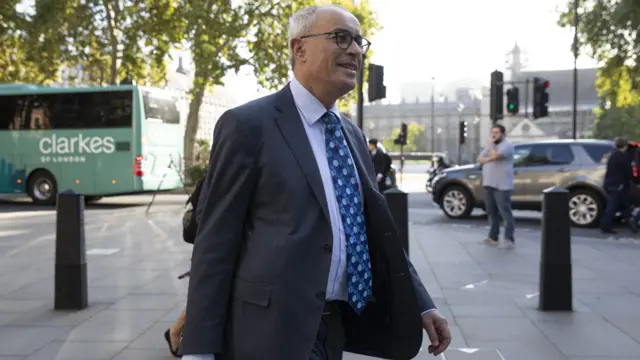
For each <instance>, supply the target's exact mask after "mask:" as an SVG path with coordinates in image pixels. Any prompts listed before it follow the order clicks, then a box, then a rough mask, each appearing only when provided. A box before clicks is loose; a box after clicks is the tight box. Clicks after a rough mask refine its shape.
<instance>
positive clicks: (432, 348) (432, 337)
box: [422, 310, 451, 356]
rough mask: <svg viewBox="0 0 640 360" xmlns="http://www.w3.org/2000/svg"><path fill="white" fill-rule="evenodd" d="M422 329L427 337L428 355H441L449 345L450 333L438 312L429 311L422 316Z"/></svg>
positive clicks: (444, 320) (445, 320) (445, 321)
mask: <svg viewBox="0 0 640 360" xmlns="http://www.w3.org/2000/svg"><path fill="white" fill-rule="evenodd" d="M422 327H424V329H425V331H426V332H427V335H428V336H429V341H430V342H431V345H429V354H432V355H433V356H438V355H440V354H442V353H443V352H444V351H445V350H447V348H448V347H449V344H451V332H450V331H449V324H448V323H447V319H445V318H444V317H443V316H442V315H440V312H439V311H438V310H434V311H430V312H427V313H424V314H422Z"/></svg>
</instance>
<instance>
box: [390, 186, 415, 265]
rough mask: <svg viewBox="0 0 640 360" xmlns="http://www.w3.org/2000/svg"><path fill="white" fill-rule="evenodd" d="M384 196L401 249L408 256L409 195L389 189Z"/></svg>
mask: <svg viewBox="0 0 640 360" xmlns="http://www.w3.org/2000/svg"><path fill="white" fill-rule="evenodd" d="M384 196H385V198H386V199H387V204H388V205H389V212H391V216H393V221H394V222H395V224H396V229H397V230H398V238H399V239H400V242H401V245H402V248H403V249H404V250H405V251H406V252H407V255H409V194H407V193H406V192H404V191H402V190H400V189H398V188H391V189H389V190H387V191H385V192H384Z"/></svg>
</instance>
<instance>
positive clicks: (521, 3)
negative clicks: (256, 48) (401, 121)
mask: <svg viewBox="0 0 640 360" xmlns="http://www.w3.org/2000/svg"><path fill="white" fill-rule="evenodd" d="M370 2H371V5H372V7H373V8H374V10H376V11H377V13H378V20H379V21H380V23H381V24H382V25H383V27H384V28H383V30H382V31H380V32H379V33H378V34H376V35H375V36H373V37H372V38H371V39H370V40H371V43H372V49H373V50H374V55H373V57H372V59H371V61H372V62H374V63H376V64H380V65H383V66H384V67H385V85H386V86H387V98H388V99H389V100H390V101H391V102H398V101H400V99H401V98H402V93H401V88H402V87H403V85H404V87H406V86H407V84H410V83H411V84H412V83H419V82H430V81H431V78H432V77H433V78H435V83H436V86H438V85H437V84H446V83H450V82H456V81H457V83H459V82H462V83H464V79H475V80H477V81H481V82H482V81H484V80H485V79H486V86H488V83H489V74H490V72H491V71H493V70H495V69H498V70H504V67H505V60H506V59H507V57H506V54H507V53H508V52H509V51H510V50H511V49H512V48H513V47H514V45H515V43H516V42H517V43H518V45H519V46H520V47H521V48H522V50H523V51H524V52H525V54H524V57H525V58H526V60H528V61H527V64H526V65H527V66H526V68H525V70H552V69H570V68H573V54H572V52H571V44H572V41H573V32H572V30H571V29H562V28H560V27H559V26H557V24H556V22H557V19H558V12H559V10H560V9H564V8H566V7H567V6H568V0H536V1H533V0H446V1H445V0H393V1H392V0H370ZM283 41H286V40H284V39H283ZM594 66H596V62H595V61H593V60H592V59H589V58H587V57H581V58H579V60H578V67H579V68H585V67H594ZM228 80H229V81H228V82H227V84H228V87H229V88H230V89H233V92H234V93H244V94H245V96H244V97H245V98H244V99H242V98H240V99H239V100H240V101H241V102H242V101H243V100H247V99H250V98H252V97H255V96H256V94H255V93H254V92H253V90H254V89H255V88H256V85H255V79H253V78H252V76H239V77H236V76H228Z"/></svg>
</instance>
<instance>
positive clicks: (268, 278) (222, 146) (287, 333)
mask: <svg viewBox="0 0 640 360" xmlns="http://www.w3.org/2000/svg"><path fill="white" fill-rule="evenodd" d="M343 122H344V125H343V131H344V134H345V136H346V138H347V139H348V143H349V146H350V149H351V152H352V155H353V157H354V161H355V163H356V165H357V170H358V172H359V175H360V179H361V183H362V189H363V197H364V206H365V209H364V211H365V217H366V225H367V233H368V239H369V251H370V255H371V266H372V275H373V296H374V298H375V302H374V303H369V304H368V305H367V306H366V308H365V310H364V311H363V312H362V314H361V315H360V316H357V315H356V314H355V312H349V311H347V313H346V314H345V315H344V316H345V333H346V350H347V351H351V352H355V353H361V354H366V355H371V356H377V357H381V358H387V359H394V360H402V359H410V358H413V357H414V356H415V355H416V354H417V353H418V351H419V349H420V346H421V344H422V331H423V330H422V327H421V318H420V313H421V311H424V310H427V309H431V308H434V307H435V306H434V305H433V302H432V300H431V298H430V297H429V295H428V293H427V291H426V289H425V288H424V286H422V283H421V282H420V280H419V278H418V276H417V273H416V272H415V269H414V268H413V266H411V264H410V262H409V261H408V258H407V257H406V253H404V252H403V250H402V248H401V246H400V242H399V241H398V237H397V235H396V230H395V227H394V224H393V220H392V217H391V215H390V213H389V210H388V207H387V204H386V201H385V200H384V198H383V196H382V195H380V193H379V192H378V191H377V190H376V187H375V181H374V179H375V174H374V171H373V166H372V164H371V161H370V155H369V152H368V148H367V145H366V140H365V137H364V135H363V134H362V132H361V131H360V129H358V128H357V127H356V126H355V125H353V123H351V122H350V121H348V120H345V119H343ZM365 160H366V161H365ZM205 193H206V194H205ZM203 200H204V201H203ZM200 201H201V203H200V205H199V210H200V211H199V214H198V215H197V216H198V218H199V223H200V225H199V229H198V233H197V236H196V240H195V244H194V249H193V258H192V266H191V278H190V282H189V294H188V301H187V316H186V323H185V328H184V333H183V334H184V339H183V343H182V352H183V354H185V355H188V354H211V353H214V354H215V355H216V360H253V359H256V360H304V359H308V357H309V355H310V353H311V348H312V345H313V343H314V341H315V339H316V333H317V331H318V328H319V325H320V319H321V314H322V311H323V306H324V302H325V288H326V285H327V281H328V274H329V266H330V261H331V253H330V252H331V246H330V245H331V244H332V232H331V225H330V222H329V213H328V206H327V203H326V199H325V194H324V189H323V186H322V181H321V178H320V173H319V170H318V166H317V164H316V161H315V158H314V155H313V152H312V149H311V145H310V143H309V140H308V138H307V136H306V133H305V130H304V125H303V124H302V120H301V119H300V116H299V113H298V111H297V109H296V107H295V104H294V101H293V96H292V94H291V91H290V90H289V87H288V86H287V87H285V88H284V89H282V90H280V91H279V92H278V93H276V94H273V95H270V96H266V97H263V98H261V99H257V100H255V101H253V102H250V103H248V104H245V105H243V106H240V107H237V108H234V109H232V110H229V111H227V112H225V113H224V114H223V115H222V116H221V118H220V120H219V121H218V123H217V125H216V128H215V131H214V141H213V144H212V149H211V159H210V168H209V173H208V175H207V179H206V181H205V186H204V187H203V194H202V197H201V200H200Z"/></svg>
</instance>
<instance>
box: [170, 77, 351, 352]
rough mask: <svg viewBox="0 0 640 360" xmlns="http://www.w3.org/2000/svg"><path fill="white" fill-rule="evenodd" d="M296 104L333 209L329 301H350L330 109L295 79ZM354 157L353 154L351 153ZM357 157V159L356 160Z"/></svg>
mask: <svg viewBox="0 0 640 360" xmlns="http://www.w3.org/2000/svg"><path fill="white" fill-rule="evenodd" d="M289 85H290V89H291V93H292V94H293V101H294V103H295V104H296V107H297V108H298V113H299V114H300V118H301V119H302V123H303V125H304V130H305V132H306V133H307V137H308V138H309V143H310V144H311V149H312V150H313V155H314V157H315V159H316V163H317V164H318V170H319V171H320V177H321V178H322V184H323V187H324V193H325V196H326V199H327V206H328V209H329V218H330V220H331V229H332V234H333V251H332V252H331V266H330V267H329V280H328V282H327V291H326V296H325V297H326V299H327V300H345V301H346V300H347V296H348V289H347V244H346V235H345V232H344V228H343V227H342V217H341V216H340V207H339V205H338V201H337V200H336V194H335V188H334V187H333V179H332V178H331V171H330V170H329V161H328V160H327V146H326V143H325V137H324V132H325V128H326V125H325V124H324V122H322V121H320V118H321V117H322V115H324V113H326V112H327V109H326V108H325V107H324V105H322V103H320V101H319V100H318V99H316V98H315V97H314V96H313V95H312V94H311V93H310V92H309V91H308V90H307V89H305V88H304V86H302V84H300V82H298V80H296V78H295V77H293V78H292V79H291V82H290V84H289ZM329 111H331V112H332V113H334V114H335V115H336V116H337V117H338V118H339V119H341V118H342V117H341V116H340V111H339V110H338V107H337V106H336V105H335V104H334V105H333V106H332V107H331V109H329ZM349 156H351V154H349ZM352 158H353V157H352ZM356 177H358V184H359V186H360V196H362V185H361V184H360V179H359V176H358V174H357V172H356ZM182 360H215V359H214V356H213V355H185V356H183V357H182Z"/></svg>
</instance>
